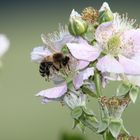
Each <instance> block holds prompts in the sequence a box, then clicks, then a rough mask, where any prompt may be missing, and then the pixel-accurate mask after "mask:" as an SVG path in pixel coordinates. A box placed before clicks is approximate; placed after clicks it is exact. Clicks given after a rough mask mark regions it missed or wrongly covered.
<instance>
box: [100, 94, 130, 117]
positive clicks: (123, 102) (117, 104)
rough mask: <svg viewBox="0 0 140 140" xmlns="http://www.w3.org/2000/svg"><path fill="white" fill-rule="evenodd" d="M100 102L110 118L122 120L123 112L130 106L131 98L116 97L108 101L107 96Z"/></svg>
mask: <svg viewBox="0 0 140 140" xmlns="http://www.w3.org/2000/svg"><path fill="white" fill-rule="evenodd" d="M100 102H101V105H102V107H103V108H107V110H108V115H109V116H110V117H115V118H120V117H121V115H122V113H123V111H124V110H125V109H126V107H127V106H128V104H129V102H130V98H129V97H116V96H114V97H112V98H109V99H108V98H107V97H106V96H103V97H101V99H100Z"/></svg>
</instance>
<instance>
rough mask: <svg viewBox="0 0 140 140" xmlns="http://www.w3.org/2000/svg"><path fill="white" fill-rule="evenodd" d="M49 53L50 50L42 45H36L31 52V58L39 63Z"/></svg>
mask: <svg viewBox="0 0 140 140" xmlns="http://www.w3.org/2000/svg"><path fill="white" fill-rule="evenodd" d="M49 55H51V52H50V51H49V50H48V49H47V48H44V47H43V46H40V47H36V48H34V49H33V51H32V52H31V60H32V61H34V62H38V63H40V62H41V61H42V60H43V59H44V58H45V57H46V56H49Z"/></svg>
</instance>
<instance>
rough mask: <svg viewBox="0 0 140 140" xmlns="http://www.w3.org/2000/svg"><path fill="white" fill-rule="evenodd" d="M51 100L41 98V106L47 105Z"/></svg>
mask: <svg viewBox="0 0 140 140" xmlns="http://www.w3.org/2000/svg"><path fill="white" fill-rule="evenodd" d="M51 101H52V100H49V99H47V98H43V99H42V104H47V103H49V102H51Z"/></svg>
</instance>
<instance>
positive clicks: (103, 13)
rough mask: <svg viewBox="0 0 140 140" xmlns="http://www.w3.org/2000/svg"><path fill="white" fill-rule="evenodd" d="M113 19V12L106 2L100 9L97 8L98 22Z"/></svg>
mask: <svg viewBox="0 0 140 140" xmlns="http://www.w3.org/2000/svg"><path fill="white" fill-rule="evenodd" d="M112 20H113V13H112V11H111V9H110V7H109V5H108V3H106V2H105V3H103V5H102V7H101V9H100V10H99V22H100V23H103V22H108V21H112Z"/></svg>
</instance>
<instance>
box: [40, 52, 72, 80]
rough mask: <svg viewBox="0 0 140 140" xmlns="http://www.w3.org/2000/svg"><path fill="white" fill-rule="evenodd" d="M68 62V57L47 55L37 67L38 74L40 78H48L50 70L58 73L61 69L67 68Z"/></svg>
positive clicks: (61, 54) (59, 54)
mask: <svg viewBox="0 0 140 140" xmlns="http://www.w3.org/2000/svg"><path fill="white" fill-rule="evenodd" d="M69 60H70V58H69V57H68V56H65V55H64V54H63V53H61V52H58V53H54V54H53V55H49V56H47V57H45V58H44V59H43V61H42V62H41V63H40V66H39V72H40V75H41V76H42V77H45V76H47V77H48V78H49V76H50V74H51V70H53V71H54V72H55V71H59V70H60V69H62V68H64V69H65V68H67V69H68V70H70V68H69V64H68V63H69Z"/></svg>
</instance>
